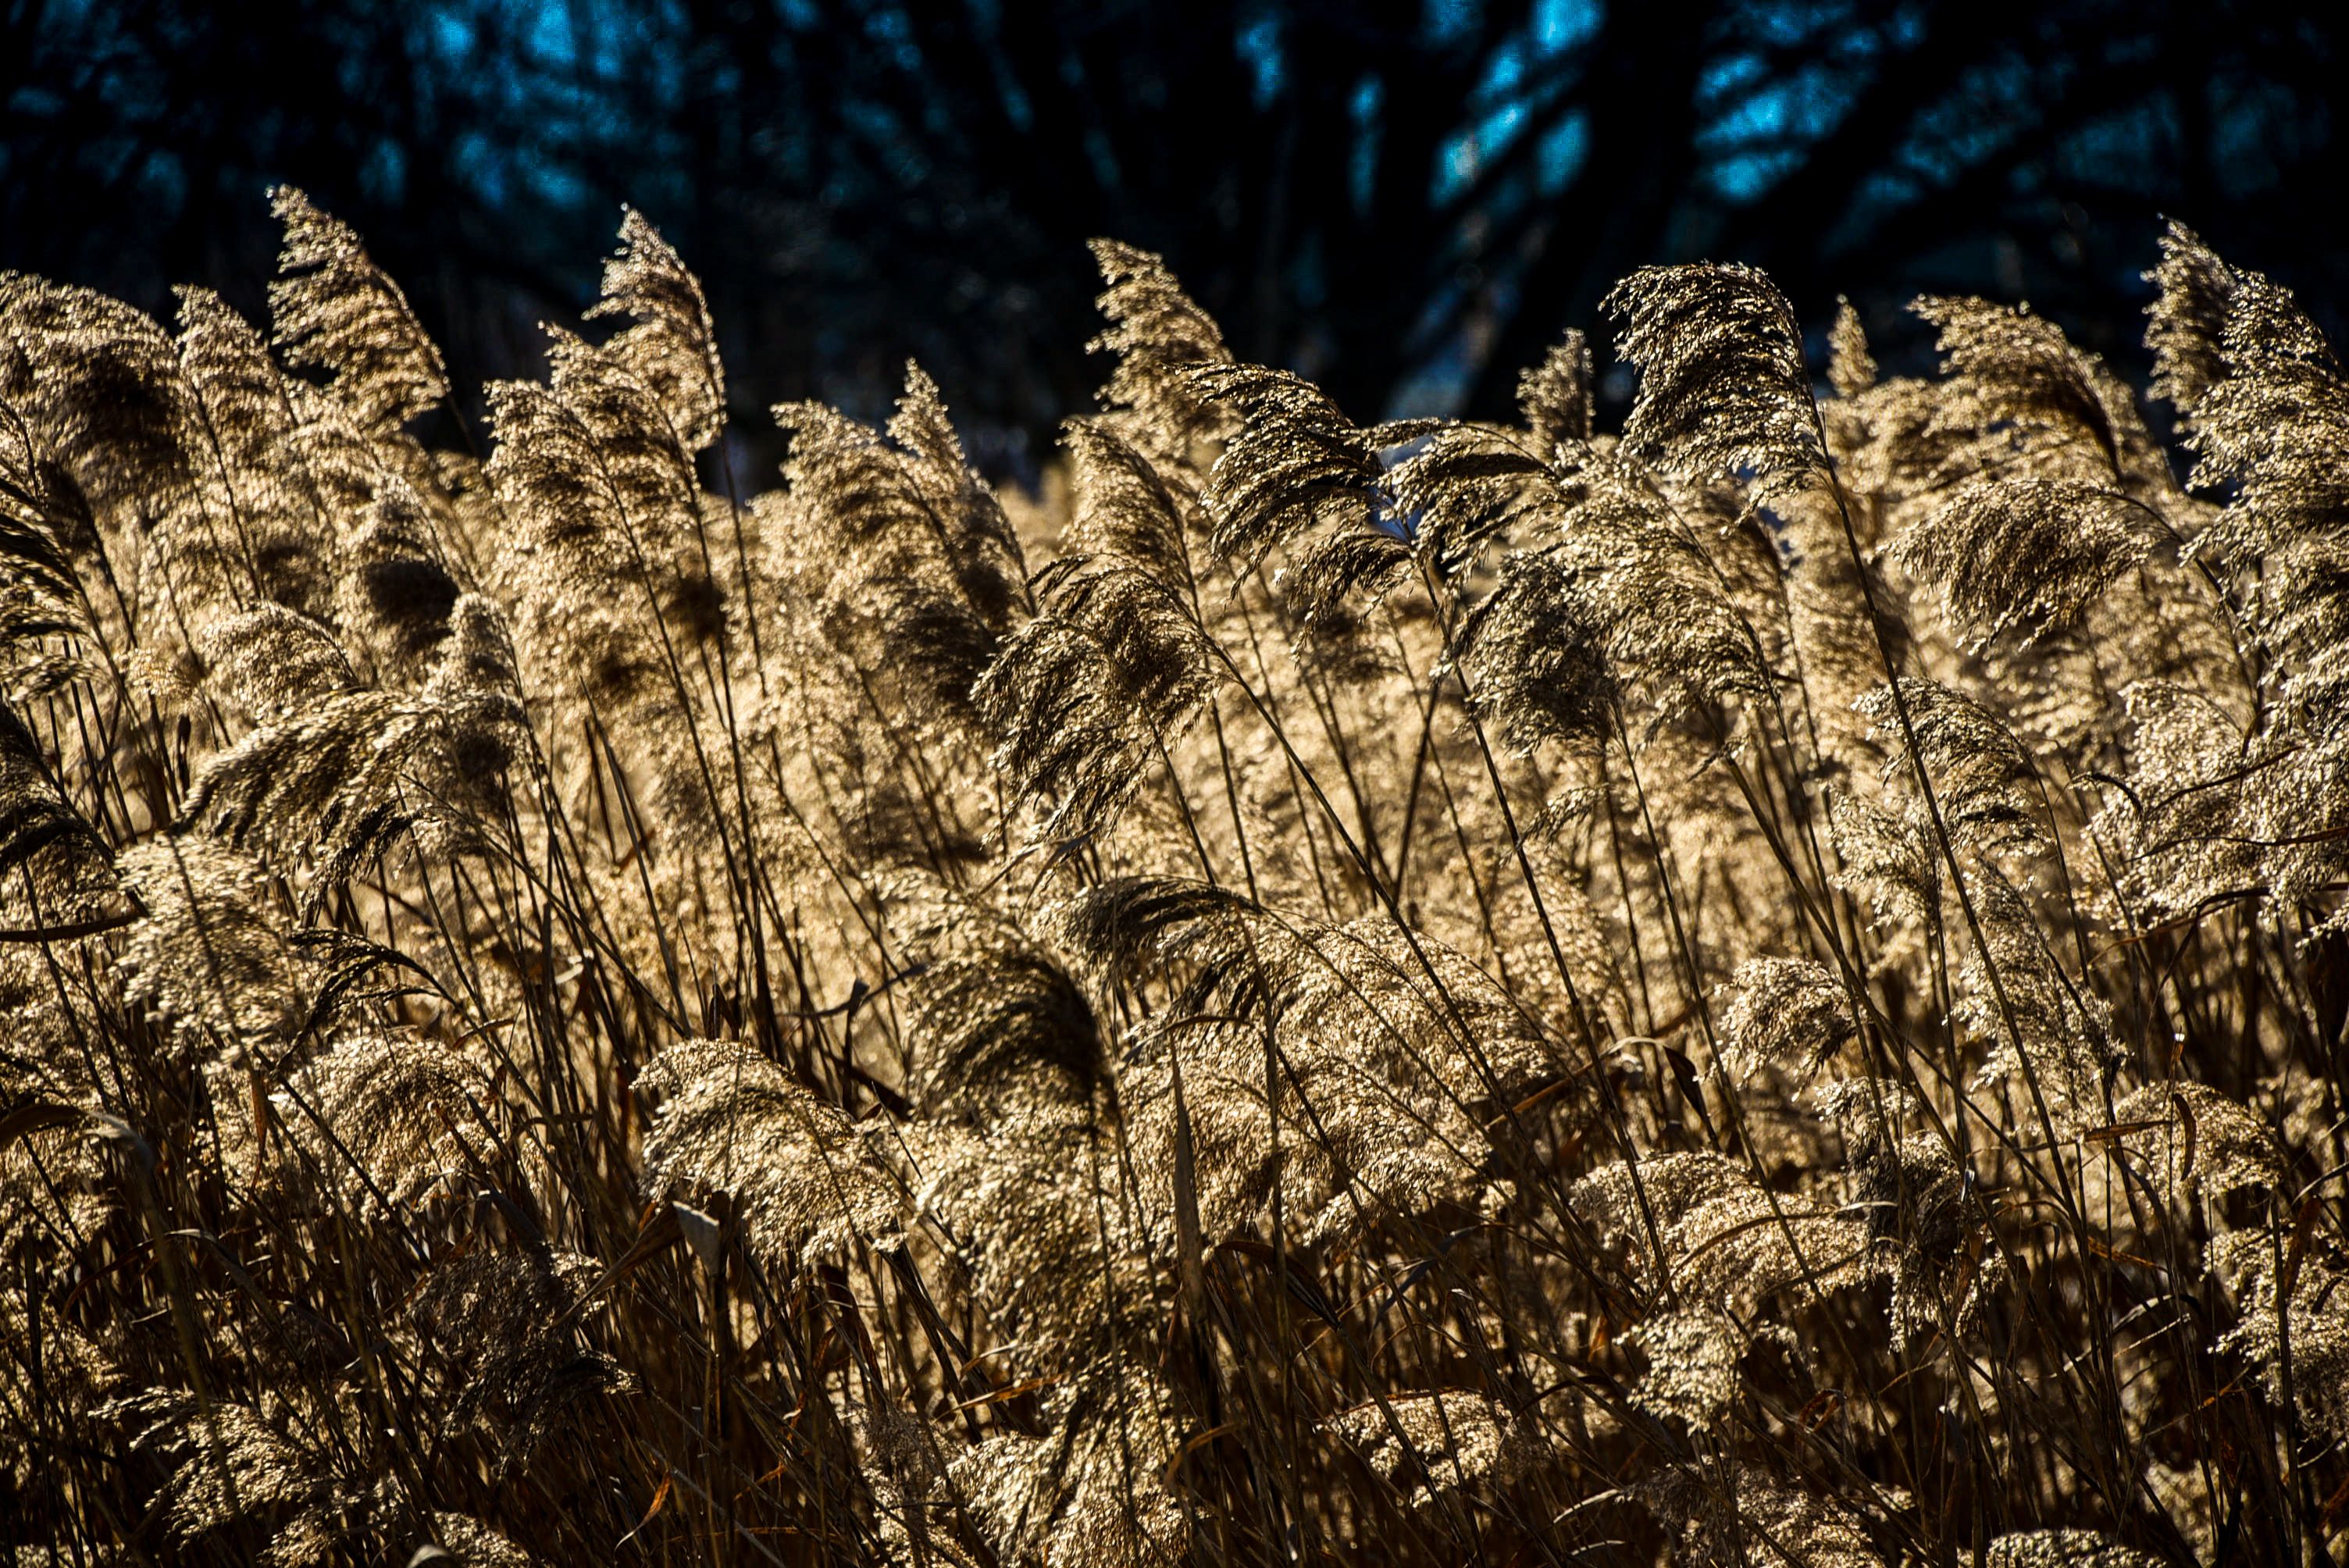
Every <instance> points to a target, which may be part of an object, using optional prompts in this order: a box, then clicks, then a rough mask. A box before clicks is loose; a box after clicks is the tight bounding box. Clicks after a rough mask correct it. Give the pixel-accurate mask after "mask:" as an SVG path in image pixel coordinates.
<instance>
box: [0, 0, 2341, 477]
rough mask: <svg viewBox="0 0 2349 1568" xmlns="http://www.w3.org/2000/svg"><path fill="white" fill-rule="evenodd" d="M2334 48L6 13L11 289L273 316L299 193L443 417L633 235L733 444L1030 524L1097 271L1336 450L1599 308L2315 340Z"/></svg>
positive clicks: (783, 16)
mask: <svg viewBox="0 0 2349 1568" xmlns="http://www.w3.org/2000/svg"><path fill="white" fill-rule="evenodd" d="M2344 30H2349V9H2341V8H2336V7H2333V6H2330V5H2314V4H2308V3H2305V0H2303V3H2302V4H2292V3H2289V0H2190V3H2175V4H2164V3H2159V0H2155V3H2150V4H2148V3H2146V0H1964V3H1962V4H1950V5H1944V4H1938V3H1934V0H1895V3H1887V0H1820V3H1816V4H1793V3H1783V0H1766V3H1742V4H1741V3H1736V0H1728V3H1720V0H1640V4H1636V5H1632V4H1619V3H1609V0H1483V3H1479V0H1367V3H1363V4H1355V5H1337V4H1328V3H1323V0H1181V3H1179V4H1174V3H1164V0H904V3H898V0H433V3H427V4H415V3H411V0H347V3H346V4H340V5H303V4H298V3H295V0H238V3H237V4H233V5H222V4H219V3H217V0H114V3H109V0H0V266H6V267H14V268H24V269H30V270H34V271H37V272H41V273H47V274H49V275H51V276H54V277H57V278H60V279H65V280H70V281H76V282H82V283H88V284H95V285H97V286H99V287H101V288H104V289H107V290H109V291H111V292H115V293H118V294H122V295H124V296H126V297H128V298H129V299H130V300H132V301H133V302H135V303H137V304H141V305H143V306H146V307H148V308H150V309H156V310H162V309H166V308H168V306H169V304H170V300H169V294H168V288H169V285H170V284H172V283H174V282H179V281H198V282H205V283H210V284H214V285H216V286H220V287H222V288H223V289H225V290H226V291H227V292H228V293H229V294H230V295H231V297H232V298H233V299H234V300H235V301H237V302H238V303H239V304H242V305H243V306H244V307H246V308H247V309H248V310H251V311H254V312H255V313H258V312H259V310H260V309H261V307H262V304H263V301H262V295H261V285H262V283H263V281H264V279H265V278H266V276H267V274H268V273H269V270H270V265H271V260H272V253H273V252H274V246H275V243H276V234H275V230H274V225H273V224H272V223H271V222H270V220H269V217H268V213H267V211H266V205H265V202H264V199H263V191H264V188H265V187H266V186H267V185H268V184H269V183H271V182H273V181H292V182H294V183H296V184H299V185H301V186H303V187H304V188H305V189H306V190H307V191H309V192H310V193H311V194H312V195H313V197H314V198H316V200H317V201H318V202H319V203H320V204H321V205H323V206H325V207H326V208H327V209H329V210H330V211H334V212H336V214H337V215H339V216H342V217H344V218H346V219H347V220H348V221H350V222H353V223H354V224H355V225H357V227H358V228H359V230H360V231H361V232H363V233H364V234H365V235H366V236H367V240H368V242H369V244H370V246H371V248H372V249H373V251H374V252H375V253H376V255H377V256H378V259H379V260H380V261H382V262H383V263H385V264H386V265H387V266H388V268H389V269H390V270H391V271H392V272H393V273H394V274H395V275H396V276H398V277H399V278H400V279H401V280H402V281H403V282H404V283H405V284H406V285H407V286H408V289H409V293H410V294H411V296H412V297H413V298H414V300H415V301H416V303H417V305H418V307H419V313H420V314H421V315H422V316H423V317H424V319H425V321H426V323H427V325H429V326H430V327H431V328H433V329H434V330H435V331H436V332H438V333H439V334H440V335H441V337H442V338H443V340H444V341H445V342H446V344H447V346H448V347H449V349H450V359H451V362H452V368H453V369H454V370H455V371H456V372H457V377H458V381H459V385H460V387H470V386H473V385H476V384H477V383H478V381H479V380H480V378H481V377H483V376H488V375H500V374H512V373H519V372H525V371H527V370H529V369H530V368H531V367H532V366H534V365H535V363H536V343H537V338H536V334H535V331H534V326H533V324H534V322H535V321H536V320H538V319H539V318H541V317H543V316H553V317H567V316H569V315H573V314H574V313H575V311H576V309H577V308H578V307H579V306H580V305H581V304H585V302H586V301H587V300H588V299H590V298H591V297H592V294H593V284H594V277H595V262H596V260H597V258H598V257H599V256H600V255H601V254H602V253H605V251H606V250H607V249H608V248H609V244H610V236H611V233H612V231H613V229H614V227H615V226H616V220H617V216H618V206H619V204H620V203H621V202H622V201H629V202H634V203H635V204H636V205H638V206H640V207H642V208H643V209H644V210H645V211H647V214H648V215H649V216H651V217H652V218H653V219H654V221H655V222H657V223H658V224H659V225H660V226H661V227H662V229H663V230H664V232H666V233H667V235H668V237H669V238H670V239H671V240H672V241H673V242H675V243H676V244H677V245H678V248H679V250H680V251H681V252H682V253H684V254H685V256H686V258H687V260H688V262H689V263H691V264H692V265H693V266H695V267H696V268H697V269H698V271H699V272H700V273H701V275H702V277H703V278H704V279H705V280H706V282H707V284H708V286H709V293H710V295H711V303H712V305H713V307H714V309H715V312H716V315H717V318H718V321H719V324H720V326H721V329H722V330H723V331H724V332H725V333H726V334H727V335H729V342H728V347H729V349H730V354H729V361H730V366H731V367H732V372H733V376H734V381H735V385H734V397H735V402H736V404H737V411H738V428H742V429H746V430H760V429H763V428H765V421H764V420H763V419H760V418H740V416H742V415H751V414H755V411H756V410H758V409H760V408H762V407H764V406H765V405H767V404H768V403H771V402H772V401H774V400H776V399H779V398H783V397H806V396H815V397H824V398H827V399H831V400H833V401H835V402H839V403H841V404H843V405H844V406H845V407H848V408H849V409H850V410H851V411H853V412H858V413H865V414H869V413H871V412H874V410H875V409H876V408H877V407H878V406H879V405H880V404H881V403H882V402H883V401H884V400H885V398H886V397H887V396H888V394H889V392H890V391H891V390H892V389H893V388H894V387H895V384H896V381H897V379H898V371H899V366H900V364H901V362H902V361H903V359H904V358H905V356H909V355H911V356H917V357H919V358H920V359H921V360H922V362H923V363H924V364H925V365H926V366H927V367H928V368H930V369H931V371H932V372H933V374H935V375H936V377H937V379H938V381H939V383H940V385H941V387H942V388H943V389H944V391H945V393H946V395H947V398H948V400H949V402H950V403H951V404H952V405H953V406H954V407H955V408H956V410H957V417H958V418H960V419H962V420H963V421H965V422H966V423H967V424H968V425H969V426H970V427H971V428H972V431H973V433H974V436H975V438H976V444H977V446H978V452H977V455H978V458H979V459H980V460H981V461H982V462H983V463H984V464H986V465H987V466H988V467H990V468H994V469H1002V470H1009V471H1014V472H1017V471H1019V470H1021V469H1026V468H1028V467H1030V465H1031V464H1032V462H1033V460H1034V458H1035V456H1036V455H1037V454H1038V453H1040V451H1041V450H1042V449H1043V447H1044V445H1045V444H1046V443H1047V442H1048V441H1049V433H1050V429H1051V427H1052V425H1053V423H1054V421H1055V420H1056V419H1057V418H1059V417H1060V416H1061V414H1063V413H1065V412H1068V411H1070V410H1071V409H1073V408H1076V407H1081V406H1082V404H1083V401H1084V399H1085V397H1086V396H1087V395H1088V393H1089V392H1090V390H1091V388H1092V387H1093V386H1094V385H1095V384H1096V383H1097V381H1098V379H1099V377H1100V371H1101V366H1100V364H1099V362H1098V361H1089V360H1088V358H1087V356H1085V354H1084V350H1083V346H1084V343H1085V341H1086V339H1087V337H1088V336H1089V335H1090V334H1091V332H1092V330H1093V325H1094V318H1093V317H1092V313H1091V305H1090V301H1091V297H1092V294H1093V292H1094V289H1095V287H1096V283H1095V279H1094V277H1093V274H1092V268H1091V263H1090V259H1089V257H1088V256H1087V255H1086V253H1085V251H1084V248H1083V244H1082V242H1083V241H1084V240H1085V239H1086V238H1088V237H1090V236H1092V235H1095V234H1111V235H1115V236H1118V237H1121V238H1123V239H1126V240H1129V241H1131V242H1134V243H1137V244H1140V245H1143V246H1145V247H1149V248H1152V249H1156V250H1160V251H1163V252H1164V253H1165V254H1166V256H1167V257H1168V259H1169V261H1170V262H1171V263H1173V265H1174V268H1175V269H1176V271H1177V272H1178V273H1179V274H1180V275H1181V276H1182V277H1183V278H1184V280H1185V283H1186V284H1188V285H1189V286H1190V288H1191V289H1192V291H1193V292H1194V293H1195V294H1196V295H1197V296H1198V297H1199V298H1200V300H1201V301H1202V303H1204V304H1206V305H1207V306H1208V308H1209V309H1211V310H1212V311H1214V312H1215V313H1216V315H1218V316H1219V317H1220V318H1221V319H1222V321H1223V322H1224V323H1225V325H1226V330H1227V331H1228V333H1229V335H1230V337H1231V340H1232V343H1233V346H1234V347H1235V348H1236V349H1237V351H1238V352H1240V353H1241V354H1242V355H1244V356H1248V357H1252V358H1257V359H1259V360H1263V361H1267V362H1270V363H1276V364H1281V365H1286V366H1292V367H1295V368H1297V369H1299V370H1301V371H1304V372H1305V373H1307V374H1309V375H1311V376H1314V377H1318V378H1319V379H1321V380H1322V382H1323V383H1324V385H1326V386H1327V387H1329V388H1330V391H1331V392H1332V393H1333V394H1334V395H1335V396H1336V397H1338V398H1339V399H1340V402H1341V403H1342V404H1343V405H1344V406H1345V407H1347V408H1348V409H1349V410H1350V412H1352V413H1354V414H1355V415H1356V417H1358V418H1369V417H1374V416H1377V415H1380V414H1383V413H1390V412H1420V411H1428V410H1450V411H1460V412H1466V413H1470V414H1487V413H1493V412H1496V411H1498V410H1499V409H1501V408H1502V407H1506V401H1507V396H1508V392H1509V388H1510V387H1511V385H1512V383H1513V382H1514V379H1515V377H1516V373H1517V371H1518V370H1519V369H1520V368H1521V367H1522V366H1525V365H1526V364H1528V363H1530V362H1531V361H1533V360H1534V359H1536V358H1537V357H1538V356H1539V354H1540V353H1541V351H1542V350H1543V349H1544V348H1545V347H1546V346H1547V345H1548V344H1549V343H1550V342H1551V341H1553V340H1554V338H1555V336H1556V335H1557V332H1558V331H1559V330H1560V329H1561V328H1563V327H1565V326H1568V325H1576V324H1585V325H1588V324H1589V322H1590V320H1591V317H1592V314H1593V307H1594V304H1595V302H1596V301H1597V299H1598V298H1599V294H1601V293H1602V292H1603V291H1604V290H1605V288H1606V287H1607V285H1608V284H1610V283H1611V282H1612V281H1613V280H1614V279H1615V278H1617V277H1619V276H1620V275H1621V274H1622V273H1625V272H1627V271H1628V270H1630V268H1632V267H1634V266H1637V265H1639V264H1641V263H1651V262H1667V261H1677V260H1684V259H1689V258H1693V257H1699V256H1707V257H1713V258H1719V259H1741V260H1747V261H1752V262H1755V263H1760V264H1761V265H1763V266H1764V267H1766V268H1768V269H1769V270H1770V271H1771V272H1772V273H1773V274H1774V275H1775V276H1776V277H1777V278H1778V279H1779V281H1780V282H1781V283H1782V284H1784V286H1785V288H1786V290H1787V292H1788V293H1789V294H1791V295H1792V297H1793V298H1794V300H1795V304H1796V305H1797V307H1798V309H1799V310H1800V311H1801V312H1802V314H1803V316H1804V318H1805V320H1806V323H1808V324H1809V325H1810V326H1811V328H1812V329H1813V331H1814V332H1816V331H1817V330H1818V329H1820V328H1822V327H1824V325H1826V320H1827V319H1828V315H1829V312H1830V309H1831V307H1832V304H1833V300H1834V297H1835V294H1836V293H1837V291H1842V292H1845V293H1847V294H1851V295H1852V297H1853V298H1854V299H1855V301H1856V302H1857V303H1858V304H1860V306H1861V308H1862V310H1863V313H1864V315H1865V316H1866V318H1867V320H1868V324H1869V325H1870V326H1871V328H1873V329H1874V330H1875V331H1876V332H1877V333H1878V335H1879V337H1884V338H1889V343H1890V347H1891V349H1892V351H1893V353H1894V355H1895V356H1896V357H1897V356H1898V355H1899V351H1900V346H1901V343H1902V342H1903V341H1904V340H1903V337H1902V335H1901V329H1900V325H1899V323H1900V317H1899V309H1900V306H1901V305H1902V304H1904V303H1905V302H1906V301H1907V300H1908V299H1909V297H1910V296H1911V295H1913V294H1916V293H1918V292H1920V291H1938V292H1951V291H1960V292H1974V293H1982V294H1992V295H1995V296H1999V297H2003V298H2014V297H2027V298H2029V299H2031V300H2032V301H2033V303H2034V304H2036V305H2038V306H2039V307H2040V308H2041V309H2043V310H2044V311H2045V312H2047V313H2048V314H2050V315H2054V317H2056V318H2057V319H2058V320H2059V321H2061V322H2062V323H2063V324H2064V325H2065V326H2066V327H2067V328H2068V329H2070V330H2071V331H2072V332H2073V333H2074V334H2075V337H2076V338H2078V339H2079V340H2080V341H2082V342H2083V343H2084V344H2085V346H2090V347H2093V348H2095V349H2097V350H2099V351H2102V352H2106V353H2107V354H2110V355H2113V356H2116V357H2118V358H2120V359H2121V360H2122V361H2123V362H2124V363H2125V366H2127V367H2129V368H2136V366H2135V365H2134V363H2133V356H2136V354H2137V349H2136V346H2135V342H2136V337H2137V311H2138V309H2139V307H2140V306H2141V304H2142V303H2143V301H2144V299H2145V298H2146V297H2147V294H2148V291H2147V287H2146V285H2144V284H2142V283H2141V282H2140V281H2139V280H2138V278H2137V274H2138V273H2139V272H2141V271H2142V269H2143V268H2144V267H2145V266H2147V264H2149V263H2150V262H2151V260H2152V258H2153V254H2154V238H2155V234H2156V232H2157V223H2156V218H2157V215H2158V214H2168V215H2171V216H2175V217H2177V218H2179V219H2181V220H2183V221H2184V222H2188V223H2189V224H2190V225H2192V226H2194V227H2195V228H2196V229H2198V230H2199V232H2201V233H2202V234H2203V236H2204V237H2205V238H2206V239H2207V240H2209V242H2211V243H2212V244H2213V245H2214V246H2215V247H2216V248H2217V249H2218V250H2219V251H2220V253H2222V254H2225V255H2227V256H2230V257H2231V258H2234V259H2237V260H2239V261H2240V262H2242V263H2245V264H2249V265H2254V266H2258V267H2261V268H2262V269H2265V270H2267V271H2269V272H2271V273H2272V274H2274V275H2276V276H2277V277H2279V278H2280V279H2281V280H2282V281H2283V282H2286V283H2287V284H2292V285H2293V286H2295V287H2297V288H2298V289H2299V290H2300V291H2301V292H2302V294H2303V295H2305V296H2306V297H2307V299H2308V301H2309V303H2310V304H2311V306H2312V308H2313V310H2314V311H2315V313H2316V314H2317V315H2318V316H2319V317H2320V319H2321V320H2323V321H2324V322H2325V324H2326V325H2328V326H2331V327H2333V328H2334V329H2335V330H2336V333H2337V329H2338V327H2339V325H2340V323H2339V321H2338V320H2337V319H2336V318H2335V317H2334V315H2333V307H2334V304H2335V302H2337V301H2339V300H2342V299H2344V298H2349V290H2344V287H2343V284H2344V282H2349V278H2345V277H2344V273H2349V245H2344V243H2343V238H2344V236H2343V232H2342V230H2343V225H2344V220H2343V218H2342V216H2341V208H2340V205H2339V203H2338V201H2336V200H2335V197H2334V193H2335V192H2337V191H2340V190H2341V189H2343V187H2344V181H2343V178H2342V175H2343V170H2342V162H2343V145H2344V143H2343V139H2342V137H2341V136H2340V134H2338V132H2337V131H2336V127H2335V120H2336V118H2337V116H2336V107H2335V106H2336V100H2337V99H2338V98H2339V96H2340V93H2341V90H2342V89H2341V88H2340V87H2339V85H2338V83H2339V81H2340V79H2341V71H2342V60H2341V58H2340V56H2341V52H2342V49H2341V45H2342V39H2343V35H2344ZM1921 338H1922V335H1921V333H1917V332H1913V331H1912V332H1910V333H1909V335H1908V336H1907V339H1906V341H1907V342H1908V343H1909V345H1910V352H1912V353H1915V352H1918V348H1917V346H1918V344H1919V343H1920V341H1921ZM1626 385H1627V383H1626V382H1624V380H1623V379H1622V378H1621V377H1618V378H1616V379H1615V380H1614V381H1612V382H1609V383H1607V384H1605V385H1604V387H1602V390H1604V391H1606V392H1608V393H1609V395H1610V397H1612V398H1619V397H1620V395H1621V394H1622V392H1623V391H1624V389H1625V387H1626ZM762 444H763V443H762Z"/></svg>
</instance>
